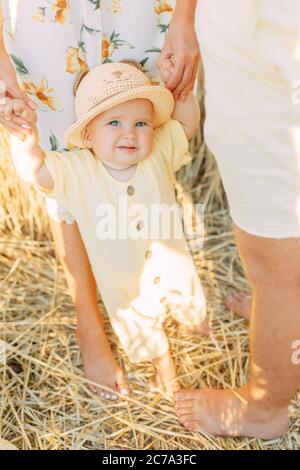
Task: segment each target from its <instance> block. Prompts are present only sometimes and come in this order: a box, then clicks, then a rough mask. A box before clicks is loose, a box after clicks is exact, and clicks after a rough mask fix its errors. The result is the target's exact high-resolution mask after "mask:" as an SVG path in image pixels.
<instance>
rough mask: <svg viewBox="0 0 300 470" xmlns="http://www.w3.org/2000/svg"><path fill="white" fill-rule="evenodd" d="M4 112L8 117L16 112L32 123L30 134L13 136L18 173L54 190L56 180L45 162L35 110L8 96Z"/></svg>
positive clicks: (26, 179) (14, 160)
mask: <svg viewBox="0 0 300 470" xmlns="http://www.w3.org/2000/svg"><path fill="white" fill-rule="evenodd" d="M3 112H4V115H5V116H6V118H7V119H9V118H10V116H11V115H12V114H13V113H15V114H16V115H19V116H22V117H24V119H26V120H27V121H29V122H30V123H31V124H30V127H31V132H30V134H28V135H27V136H23V138H18V137H15V136H12V137H11V147H12V148H11V150H12V156H13V157H12V158H13V163H14V166H15V168H16V171H17V173H18V175H19V176H20V178H21V179H22V180H24V181H26V182H28V183H31V184H34V185H38V186H42V187H43V188H45V189H49V190H52V189H53V186H54V181H53V179H52V177H51V175H50V173H49V170H48V168H47V167H46V165H45V163H44V159H45V154H44V152H43V150H42V149H41V147H40V145H39V141H38V130H37V127H36V124H35V123H36V113H35V111H33V110H28V107H27V106H26V104H25V102H24V100H20V99H9V98H6V103H5V105H4V110H3Z"/></svg>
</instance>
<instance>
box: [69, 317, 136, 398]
mask: <svg viewBox="0 0 300 470" xmlns="http://www.w3.org/2000/svg"><path fill="white" fill-rule="evenodd" d="M77 340H78V343H79V347H80V351H81V354H82V359H83V368H84V375H85V377H86V378H87V379H88V380H91V381H92V382H96V383H98V384H99V387H97V386H94V385H89V388H90V389H91V390H92V391H93V392H95V393H97V394H98V395H100V396H101V397H102V398H106V399H107V400H117V399H118V396H117V394H115V393H113V392H109V391H106V390H103V389H101V387H100V386H101V385H103V386H105V387H108V388H110V389H112V390H115V391H116V392H118V393H120V394H121V395H124V396H128V395H129V391H130V389H129V386H128V383H127V381H126V379H125V377H124V374H123V371H122V369H121V368H120V366H119V365H118V364H117V362H116V360H115V358H114V356H113V354H112V351H111V348H110V345H109V342H108V339H107V337H106V335H105V332H104V329H103V326H102V322H101V321H99V324H97V325H94V328H92V327H91V325H89V330H87V329H85V330H83V328H82V327H81V328H78V330H77Z"/></svg>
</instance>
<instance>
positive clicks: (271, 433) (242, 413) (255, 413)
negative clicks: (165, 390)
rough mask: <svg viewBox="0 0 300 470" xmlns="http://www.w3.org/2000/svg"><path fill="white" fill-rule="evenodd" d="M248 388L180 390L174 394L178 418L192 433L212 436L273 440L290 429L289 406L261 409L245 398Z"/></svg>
mask: <svg viewBox="0 0 300 470" xmlns="http://www.w3.org/2000/svg"><path fill="white" fill-rule="evenodd" d="M246 396H248V393H247V388H246V387H243V388H239V389H233V390H212V389H205V390H181V391H180V392H177V393H176V394H175V409H176V414H177V416H178V418H179V421H180V422H181V423H182V424H183V426H184V427H185V428H186V429H188V430H189V431H191V432H197V431H200V430H204V431H205V432H208V433H210V434H212V435H213V436H244V437H255V438H259V439H267V440H270V439H276V438H278V437H281V436H283V435H284V434H285V433H286V432H287V431H288V428H289V420H288V407H285V408H281V409H276V410H275V409H274V410H269V409H268V410H266V409H263V408H262V406H261V405H260V406H258V404H257V403H255V402H254V401H250V400H247V399H246V398H245V397H246Z"/></svg>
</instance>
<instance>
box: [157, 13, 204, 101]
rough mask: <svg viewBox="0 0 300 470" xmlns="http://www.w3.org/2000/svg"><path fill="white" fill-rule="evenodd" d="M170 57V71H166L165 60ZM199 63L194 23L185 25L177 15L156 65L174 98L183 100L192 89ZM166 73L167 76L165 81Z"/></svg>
mask: <svg viewBox="0 0 300 470" xmlns="http://www.w3.org/2000/svg"><path fill="white" fill-rule="evenodd" d="M170 58H172V61H173V65H174V68H173V71H172V73H170V71H169V72H167V71H166V62H167V61H169V60H170ZM199 63H200V52H199V44H198V39H197V35H196V32H195V27H194V25H193V24H190V25H187V24H186V22H185V21H182V20H181V19H180V18H179V17H177V18H174V19H173V20H172V22H171V24H170V27H169V32H168V34H167V37H166V41H165V44H164V47H163V49H162V51H161V54H160V56H159V59H158V61H157V62H156V66H157V68H158V69H159V71H160V73H161V78H162V80H163V81H164V82H165V84H166V87H167V88H168V89H169V90H170V91H171V92H172V93H173V96H174V98H175V99H178V98H179V99H180V100H181V101H185V98H186V96H187V95H188V92H189V91H191V90H193V88H194V83H195V80H196V77H197V72H198V68H199ZM167 75H169V78H168V80H167V81H166V80H165V79H166V77H167Z"/></svg>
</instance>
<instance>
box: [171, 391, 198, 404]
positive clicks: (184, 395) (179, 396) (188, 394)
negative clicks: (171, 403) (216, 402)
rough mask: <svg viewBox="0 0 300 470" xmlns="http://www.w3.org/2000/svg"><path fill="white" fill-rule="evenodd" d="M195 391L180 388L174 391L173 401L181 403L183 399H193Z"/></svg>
mask: <svg viewBox="0 0 300 470" xmlns="http://www.w3.org/2000/svg"><path fill="white" fill-rule="evenodd" d="M194 394H195V391H194V390H180V391H179V392H176V393H175V397H174V398H175V402H176V403H178V404H181V403H182V402H183V401H186V400H195V399H196V398H195V396H194Z"/></svg>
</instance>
